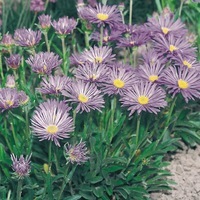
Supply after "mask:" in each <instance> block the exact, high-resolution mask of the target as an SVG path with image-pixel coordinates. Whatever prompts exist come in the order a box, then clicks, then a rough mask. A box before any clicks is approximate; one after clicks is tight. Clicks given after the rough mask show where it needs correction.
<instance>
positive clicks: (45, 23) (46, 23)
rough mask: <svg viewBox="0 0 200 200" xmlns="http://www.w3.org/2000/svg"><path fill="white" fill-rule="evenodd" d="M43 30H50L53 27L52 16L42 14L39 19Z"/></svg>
mask: <svg viewBox="0 0 200 200" xmlns="http://www.w3.org/2000/svg"><path fill="white" fill-rule="evenodd" d="M38 20H39V25H40V27H41V29H43V30H48V29H49V28H50V27H51V16H50V15H45V14H42V15H40V16H39V17H38Z"/></svg>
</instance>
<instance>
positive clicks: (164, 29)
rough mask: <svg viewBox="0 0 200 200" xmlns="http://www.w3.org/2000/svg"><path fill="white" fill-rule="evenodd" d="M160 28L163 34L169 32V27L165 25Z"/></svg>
mask: <svg viewBox="0 0 200 200" xmlns="http://www.w3.org/2000/svg"><path fill="white" fill-rule="evenodd" d="M161 30H162V32H163V33H164V34H165V35H166V34H167V33H168V32H169V29H168V28H166V27H162V28H161Z"/></svg>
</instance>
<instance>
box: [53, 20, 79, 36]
mask: <svg viewBox="0 0 200 200" xmlns="http://www.w3.org/2000/svg"><path fill="white" fill-rule="evenodd" d="M76 25H77V21H76V20H75V19H69V18H68V17H62V18H59V19H58V21H55V20H54V21H53V22H52V26H53V28H54V29H55V30H56V33H57V34H59V35H67V34H69V33H71V32H72V31H73V30H74V29H75V28H76Z"/></svg>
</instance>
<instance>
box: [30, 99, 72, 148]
mask: <svg viewBox="0 0 200 200" xmlns="http://www.w3.org/2000/svg"><path fill="white" fill-rule="evenodd" d="M69 110H70V108H69V107H68V106H67V105H66V104H65V103H64V102H63V101H61V102H59V101H56V100H48V101H47V102H44V103H41V104H40V105H39V106H38V107H37V108H36V110H35V112H34V114H33V117H32V119H31V123H32V125H31V128H32V130H33V132H34V135H35V136H37V137H39V138H40V141H42V140H51V141H53V142H54V143H55V145H57V146H60V143H59V140H61V139H64V138H69V133H70V132H73V131H74V125H73V120H72V118H71V117H70V116H69V113H68V111H69Z"/></svg>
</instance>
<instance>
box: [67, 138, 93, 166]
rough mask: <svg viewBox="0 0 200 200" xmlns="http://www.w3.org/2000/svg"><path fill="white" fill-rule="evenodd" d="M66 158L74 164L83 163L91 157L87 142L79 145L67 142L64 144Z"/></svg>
mask: <svg viewBox="0 0 200 200" xmlns="http://www.w3.org/2000/svg"><path fill="white" fill-rule="evenodd" d="M64 149H65V156H66V159H67V160H68V161H69V162H71V163H72V164H74V163H76V164H78V165H81V164H83V163H85V162H87V160H88V159H89V157H88V155H87V154H88V151H87V147H86V144H85V142H81V141H80V143H79V144H77V145H71V144H69V143H67V144H66V145H65V146H64Z"/></svg>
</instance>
